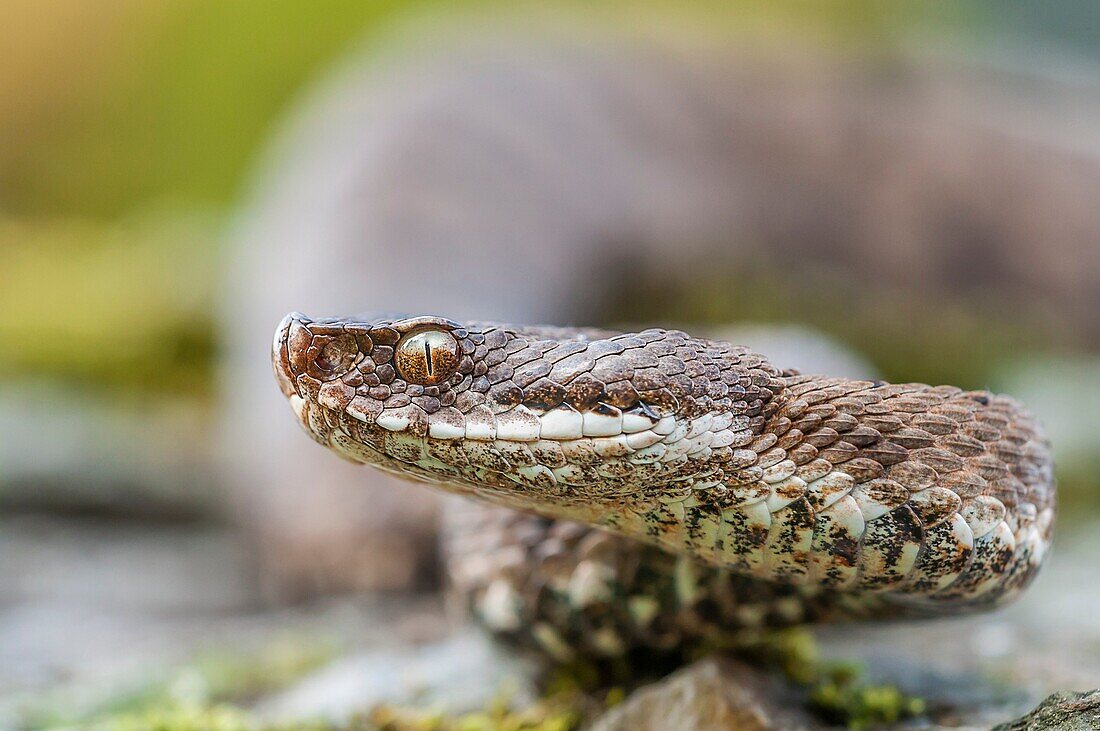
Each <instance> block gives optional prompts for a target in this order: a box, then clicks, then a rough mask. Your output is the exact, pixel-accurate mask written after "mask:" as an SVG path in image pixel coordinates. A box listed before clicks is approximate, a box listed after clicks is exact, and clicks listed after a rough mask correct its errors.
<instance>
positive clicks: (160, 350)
mask: <svg viewBox="0 0 1100 731" xmlns="http://www.w3.org/2000/svg"><path fill="white" fill-rule="evenodd" d="M215 231H216V226H215V223H214V222H213V221H211V220H208V219H207V218H204V217H199V216H186V217H179V216H171V215H164V216H148V217H146V218H143V219H132V220H127V221H125V222H121V223H117V224H109V225H105V224H96V223H91V222H87V221H61V222H54V223H48V224H31V223H18V222H13V221H4V220H2V219H0V251H3V252H4V256H3V259H4V262H3V266H2V267H0V310H2V311H3V312H4V313H5V314H4V317H3V318H2V319H0V377H5V378H10V377H12V376H15V375H22V376H30V377H33V378H56V379H60V380H67V381H69V382H70V383H77V382H94V383H96V384H98V385H100V386H103V385H106V386H118V387H122V388H125V389H127V390H135V389H136V390H139V391H140V390H146V389H158V390H162V391H176V392H178V391H188V392H201V391H204V390H205V389H207V388H208V387H209V383H210V369H211V366H212V355H213V348H214V341H215V337H214V327H213V317H212V315H213V313H212V309H213V303H212V301H213V292H214V287H215V286H216V280H217V277H216V275H215V269H216V254H215V248H214V241H215V239H216V234H215Z"/></svg>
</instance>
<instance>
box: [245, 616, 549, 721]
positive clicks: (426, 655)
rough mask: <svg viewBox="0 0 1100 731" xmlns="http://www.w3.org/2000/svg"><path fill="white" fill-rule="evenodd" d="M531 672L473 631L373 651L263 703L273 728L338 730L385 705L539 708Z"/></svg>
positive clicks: (441, 709) (437, 709) (454, 710)
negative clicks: (311, 724) (307, 725)
mask: <svg viewBox="0 0 1100 731" xmlns="http://www.w3.org/2000/svg"><path fill="white" fill-rule="evenodd" d="M533 676H534V673H533V671H532V669H531V668H530V667H529V666H528V665H527V664H526V663H525V661H523V660H522V659H520V658H518V657H517V656H515V655H512V654H509V653H507V652H506V651H504V650H503V649H502V648H500V647H498V646H497V645H495V644H494V643H493V642H492V640H490V639H489V637H488V635H486V634H485V633H483V632H481V631H479V630H477V629H475V628H467V629H466V630H463V631H460V632H458V633H456V634H454V635H452V636H451V637H448V638H446V639H443V640H440V641H438V642H433V643H429V644H426V645H422V646H419V647H417V646H403V647H397V648H392V649H379V650H368V651H366V652H363V653H360V654H356V655H351V656H348V657H344V658H341V659H339V660H336V661H335V662H333V663H331V664H330V665H327V666H325V667H324V668H321V669H320V670H318V671H317V672H315V673H313V674H311V675H310V676H308V677H306V678H305V679H303V680H302V681H300V682H299V683H297V684H296V685H294V686H292V687H291V688H289V689H287V690H285V691H283V692H281V693H278V694H276V695H274V696H272V697H269V698H266V699H264V700H263V701H261V702H260V703H259V704H258V705H257V707H256V709H255V710H256V712H257V714H258V715H259V716H260V717H261V718H264V719H268V720H270V721H272V722H276V723H283V722H289V721H299V720H309V721H326V722H328V723H332V724H336V725H340V724H344V723H347V722H348V721H349V720H350V719H351V718H352V717H354V716H355V715H356V714H359V713H363V712H365V711H369V710H370V709H371V708H374V707H376V706H381V705H387V706H394V707H406V708H417V709H424V710H430V711H431V712H433V713H444V714H454V715H459V714H463V713H469V712H472V711H476V710H480V709H482V708H485V707H486V706H488V705H490V704H492V703H493V702H494V701H495V700H497V699H500V698H507V699H508V700H509V701H510V702H511V703H512V704H514V705H516V706H517V707H524V706H527V705H530V704H531V703H533V702H534V700H535V698H536V697H537V694H536V692H535V689H534V685H533V681H532V678H533Z"/></svg>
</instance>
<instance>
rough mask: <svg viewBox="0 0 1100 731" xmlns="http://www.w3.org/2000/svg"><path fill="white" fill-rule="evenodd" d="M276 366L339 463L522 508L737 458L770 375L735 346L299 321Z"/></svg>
mask: <svg viewBox="0 0 1100 731" xmlns="http://www.w3.org/2000/svg"><path fill="white" fill-rule="evenodd" d="M272 355H273V362H274V367H275V374H276V379H277V380H278V382H279V386H280V388H281V389H282V391H283V394H284V395H285V396H286V397H287V398H288V399H289V401H290V403H291V405H292V406H293V408H294V410H295V412H296V413H297V415H298V418H299V421H300V422H301V424H302V426H303V427H304V428H305V429H306V431H307V432H308V433H309V434H310V435H311V436H312V437H313V438H314V439H315V440H316V441H318V442H319V443H321V444H322V445H324V446H326V447H328V448H330V449H332V450H333V451H335V452H336V453H338V454H339V455H340V456H342V457H344V458H346V459H350V460H352V461H355V462H361V463H366V464H371V465H374V466H376V467H380V468H382V469H388V470H391V471H394V472H398V473H401V474H405V475H407V476H411V477H414V478H421V479H425V480H428V481H433V482H436V483H438V484H443V485H445V486H447V487H449V488H454V487H455V486H465V487H473V488H475V489H477V490H487V491H490V492H494V493H501V492H503V493H509V494H514V493H516V492H517V489H518V490H521V491H526V493H527V494H528V496H530V495H534V494H536V493H537V492H539V491H549V492H554V491H557V492H559V493H561V492H566V493H568V492H576V491H578V490H593V489H597V488H599V489H606V490H607V491H617V490H627V489H634V488H635V487H637V486H638V485H650V484H653V483H654V482H659V481H662V480H675V479H681V480H682V479H685V478H687V477H692V476H696V475H698V474H700V473H701V472H702V471H704V466H705V465H706V464H707V463H708V462H714V463H717V461H718V460H722V459H725V460H726V461H727V462H729V460H734V459H736V458H737V456H738V455H737V454H735V448H736V446H737V445H741V444H744V443H747V442H748V441H751V440H752V439H753V438H754V437H755V435H756V433H758V431H759V429H760V427H761V425H762V424H763V421H764V419H765V415H764V414H763V413H762V412H761V411H760V409H761V408H762V404H765V403H768V402H769V401H770V398H771V390H770V389H773V388H775V387H776V386H775V379H776V377H777V375H778V372H777V371H776V370H775V369H774V368H773V367H771V366H770V364H767V363H766V362H765V361H763V359H762V358H760V357H759V356H755V355H753V354H751V353H749V352H748V351H747V350H746V349H744V348H736V347H734V346H731V345H729V344H727V343H715V342H712V341H707V340H700V339H697V338H692V337H690V336H688V335H687V334H685V333H682V332H679V331H674V330H673V331H666V330H656V329H654V330H646V331H644V332H640V333H618V332H610V331H601V330H592V329H565V328H554V327H528V326H524V327H517V326H510V325H500V324H493V323H470V324H460V323H457V322H454V321H452V320H448V319H445V318H441V317H413V318H405V319H387V320H356V319H333V320H321V319H318V320H314V319H310V318H308V317H306V316H305V315H301V314H299V313H294V314H291V315H289V316H287V317H286V318H285V319H284V320H283V322H282V323H281V324H280V325H279V328H278V330H277V332H276V336H275V342H274V349H273V354H272ZM705 469H706V470H709V471H710V472H714V468H713V465H712V466H710V467H706V468H705ZM536 502H538V501H536Z"/></svg>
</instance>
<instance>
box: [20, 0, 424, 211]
mask: <svg viewBox="0 0 1100 731" xmlns="http://www.w3.org/2000/svg"><path fill="white" fill-rule="evenodd" d="M429 4H430V3H427V2H414V1H413V0H375V1H373V2H356V1H355V0H317V1H316V2H311V3H269V2H265V1H264V0H234V2H222V1H221V0H188V1H187V2H151V3H142V2H136V1H127V0H109V2H108V3H107V7H108V8H109V10H110V11H111V12H110V14H109V15H108V17H109V18H111V20H112V22H111V23H104V22H98V23H91V24H88V23H89V19H90V17H91V16H94V15H95V14H94V13H91V14H89V13H88V12H87V8H86V6H87V4H86V3H80V2H78V1H77V2H72V1H70V2H66V3H63V4H62V5H61V6H59V7H61V8H62V9H61V10H57V9H55V10H54V11H53V12H49V13H47V12H45V11H44V10H43V7H42V6H43V5H45V4H43V3H38V2H34V1H33V0H30V1H28V0H22V1H21V2H9V3H7V4H6V7H5V11H6V13H7V14H8V15H9V21H10V22H11V25H9V26H8V28H9V31H8V33H11V34H13V35H14V33H15V31H16V30H17V29H21V28H22V29H30V30H31V31H32V32H33V31H37V32H38V33H39V34H40V35H45V36H48V38H49V39H51V40H52V41H53V42H54V43H55V44H56V46H53V45H46V47H45V48H42V49H38V50H45V51H49V52H50V53H51V54H52V55H51V57H50V58H49V61H48V63H47V62H41V63H40V64H38V66H36V67H35V69H33V70H36V71H37V72H38V73H39V75H40V76H41V81H42V82H43V83H48V82H49V81H51V80H55V79H63V80H64V82H65V84H66V85H67V89H68V93H65V94H62V95H57V94H53V95H43V94H39V95H38V96H37V97H35V98H34V99H32V100H29V101H26V102H25V103H24V104H23V105H22V109H21V113H20V114H18V115H14V117H15V118H14V119H13V118H12V115H4V114H3V110H0V122H2V119H3V118H5V117H7V118H9V125H7V126H8V127H9V129H8V130H4V131H5V132H15V131H18V132H19V138H20V142H21V144H20V145H18V146H11V147H7V148H6V150H5V151H4V152H3V153H0V162H2V163H3V164H2V165H0V200H2V201H3V205H4V208H6V210H7V211H8V212H9V213H16V214H20V215H34V216H42V215H57V214H58V213H61V214H63V215H68V216H91V217H97V218H112V217H117V216H120V215H123V214H126V213H128V212H129V211H131V210H133V209H134V208H135V207H141V206H143V205H146V204H148V203H149V202H150V201H154V202H155V201H162V200H169V201H173V202H180V201H186V202H188V203H190V204H198V205H211V204H218V205H223V204H225V203H227V202H228V201H229V200H231V198H232V197H233V195H234V194H235V192H236V190H237V187H238V185H239V182H240V179H241V173H242V171H243V170H244V169H245V168H246V167H247V164H248V162H249V160H250V159H251V157H252V155H253V154H254V151H255V149H256V148H257V146H258V145H259V144H260V143H261V142H262V141H263V138H264V133H265V131H266V129H267V127H268V126H269V124H270V122H271V120H272V118H273V117H274V116H276V115H277V113H278V112H279V111H281V110H282V109H283V108H284V107H285V106H286V104H287V102H288V100H289V99H290V98H291V97H292V96H293V95H294V94H295V93H296V92H297V91H298V90H299V89H300V88H301V87H302V86H303V84H304V83H305V82H306V81H308V80H309V79H310V78H311V77H312V76H314V75H315V74H317V73H318V71H319V70H321V69H322V68H324V67H325V66H326V65H327V64H328V63H329V62H331V61H332V60H333V59H334V58H336V57H337V56H339V55H340V54H341V53H342V52H343V51H344V50H346V49H347V47H348V46H349V45H350V44H351V43H352V42H353V41H356V40H358V39H359V38H360V36H362V35H363V34H364V33H368V32H369V31H370V30H372V29H374V28H377V27H378V26H379V25H380V24H381V23H382V22H383V21H384V20H386V19H387V18H389V17H391V16H393V15H394V14H395V13H397V12H398V11H407V10H409V9H411V8H414V7H419V6H427V5H429ZM96 5H98V3H97V4H96ZM93 7H94V6H93ZM65 8H67V10H65ZM86 24H87V25H86ZM43 26H45V28H47V29H48V30H47V31H43V28H42V27H43ZM82 28H84V29H86V31H87V33H88V34H98V36H93V37H91V38H88V37H85V36H82V35H81V33H80V31H81V29H82ZM24 32H27V31H26V30H24ZM68 37H74V38H79V39H80V40H81V43H74V44H72V45H61V42H62V41H63V39H65V38H68ZM96 41H99V43H96ZM43 44H46V42H45V41H44V42H43ZM55 83H56V82H55ZM2 101H4V100H0V102H2ZM7 101H8V102H9V105H8V106H9V107H10V106H12V104H11V102H13V100H11V99H9V100H7ZM36 102H37V103H36ZM16 124H17V125H18V127H17V129H12V126H13V125H16Z"/></svg>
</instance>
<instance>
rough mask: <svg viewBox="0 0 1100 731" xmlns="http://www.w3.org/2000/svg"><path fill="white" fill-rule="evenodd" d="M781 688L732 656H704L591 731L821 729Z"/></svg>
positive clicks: (636, 694) (619, 708) (625, 704)
mask: <svg viewBox="0 0 1100 731" xmlns="http://www.w3.org/2000/svg"><path fill="white" fill-rule="evenodd" d="M786 692H787V690H786V688H785V686H782V685H781V684H779V683H778V682H777V681H774V680H772V679H771V678H770V677H769V676H767V675H764V674H762V673H761V672H760V671H759V670H757V669H754V668H750V667H748V666H747V665H743V664H741V663H737V662H734V661H732V660H727V659H720V658H707V659H705V660H700V661H698V662H696V663H694V664H693V665H689V666H688V667H686V668H684V669H682V670H680V671H678V672H676V673H673V674H672V675H670V676H669V677H667V678H665V679H664V680H661V681H659V682H657V683H653V684H652V685H648V686H645V687H643V688H641V689H639V690H637V691H635V692H634V693H633V694H631V695H630V697H629V698H627V699H626V701H624V702H623V703H622V705H620V706H617V707H616V708H614V709H612V710H610V711H608V712H607V713H606V714H604V716H603V717H601V718H600V719H599V720H597V721H596V722H595V724H593V725H592V727H591V731H665V730H666V729H680V730H682V731H727V730H728V729H741V730H742V731H766V730H768V729H815V728H822V726H821V725H820V724H818V723H816V722H815V721H814V720H813V719H812V718H810V716H808V715H807V714H805V713H803V712H801V711H798V710H795V709H796V708H797V707H798V706H797V704H795V703H791V702H785V699H784V694H785V693H786Z"/></svg>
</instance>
